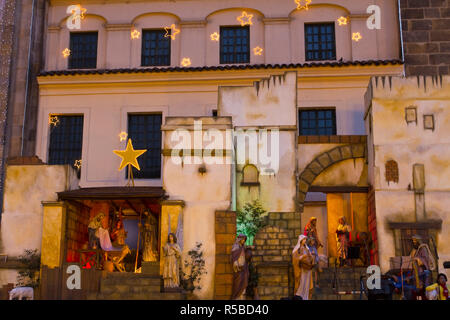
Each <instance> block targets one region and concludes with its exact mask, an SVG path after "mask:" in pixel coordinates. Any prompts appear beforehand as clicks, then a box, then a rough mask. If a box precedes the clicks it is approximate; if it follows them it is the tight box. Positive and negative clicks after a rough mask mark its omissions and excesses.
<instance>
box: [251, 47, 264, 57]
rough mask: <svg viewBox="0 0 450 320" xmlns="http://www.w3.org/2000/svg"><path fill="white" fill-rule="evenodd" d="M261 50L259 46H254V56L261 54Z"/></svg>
mask: <svg viewBox="0 0 450 320" xmlns="http://www.w3.org/2000/svg"><path fill="white" fill-rule="evenodd" d="M263 51H264V50H263V48H261V47H256V48H254V49H253V53H254V54H255V56H262V53H263Z"/></svg>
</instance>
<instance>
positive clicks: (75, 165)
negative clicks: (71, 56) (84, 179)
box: [73, 160, 82, 170]
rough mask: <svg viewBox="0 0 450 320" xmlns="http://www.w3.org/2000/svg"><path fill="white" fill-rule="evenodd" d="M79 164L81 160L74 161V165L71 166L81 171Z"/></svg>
mask: <svg viewBox="0 0 450 320" xmlns="http://www.w3.org/2000/svg"><path fill="white" fill-rule="evenodd" d="M81 164H82V161H81V160H75V163H74V164H73V166H74V167H75V168H77V169H78V170H80V169H81Z"/></svg>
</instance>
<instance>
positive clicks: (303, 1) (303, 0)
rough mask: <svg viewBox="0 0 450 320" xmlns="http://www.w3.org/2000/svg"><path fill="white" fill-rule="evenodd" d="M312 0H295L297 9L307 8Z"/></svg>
mask: <svg viewBox="0 0 450 320" xmlns="http://www.w3.org/2000/svg"><path fill="white" fill-rule="evenodd" d="M311 1H312V0H295V3H296V4H297V10H302V9H305V10H308V9H309V8H308V5H309V4H310V3H311Z"/></svg>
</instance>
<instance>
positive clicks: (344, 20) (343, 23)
mask: <svg viewBox="0 0 450 320" xmlns="http://www.w3.org/2000/svg"><path fill="white" fill-rule="evenodd" d="M337 22H338V23H339V25H340V26H346V25H347V23H348V18H346V17H340V18H339V19H337Z"/></svg>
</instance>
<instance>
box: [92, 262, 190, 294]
mask: <svg viewBox="0 0 450 320" xmlns="http://www.w3.org/2000/svg"><path fill="white" fill-rule="evenodd" d="M142 271H143V273H129V272H123V273H120V272H113V273H108V274H107V275H106V277H105V278H103V279H101V282H100V292H99V293H97V294H91V295H89V296H88V300H186V298H187V296H186V294H185V293H184V292H182V291H171V292H162V291H163V282H162V279H161V277H160V275H159V264H157V263H147V264H146V265H145V267H144V266H143V268H142Z"/></svg>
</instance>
